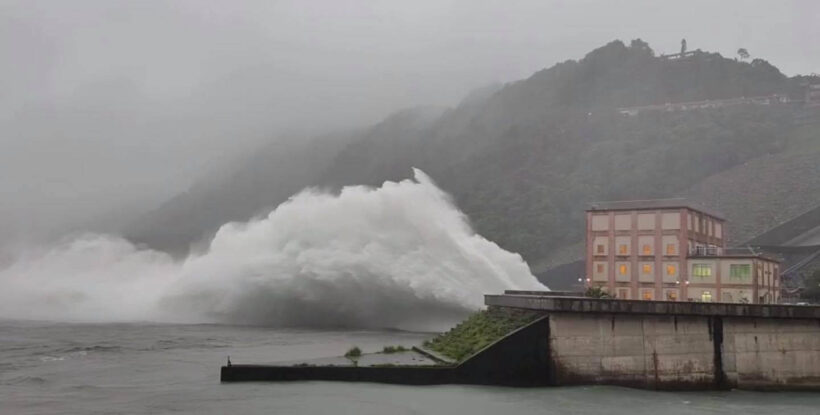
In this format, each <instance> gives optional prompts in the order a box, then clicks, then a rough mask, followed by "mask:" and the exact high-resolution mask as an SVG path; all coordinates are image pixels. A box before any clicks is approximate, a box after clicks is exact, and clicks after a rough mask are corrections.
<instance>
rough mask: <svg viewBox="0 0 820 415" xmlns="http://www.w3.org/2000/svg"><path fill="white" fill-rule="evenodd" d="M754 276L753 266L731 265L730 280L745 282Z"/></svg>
mask: <svg viewBox="0 0 820 415" xmlns="http://www.w3.org/2000/svg"><path fill="white" fill-rule="evenodd" d="M751 276H752V266H751V265H750V264H730V265H729V278H731V279H733V280H743V279H747V278H750V277H751Z"/></svg>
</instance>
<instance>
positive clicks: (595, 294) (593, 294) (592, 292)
mask: <svg viewBox="0 0 820 415" xmlns="http://www.w3.org/2000/svg"><path fill="white" fill-rule="evenodd" d="M584 296H586V297H590V298H612V296H611V295H609V293H608V292H606V291H604V290H603V288H601V287H589V288H587V290H586V291H585V292H584Z"/></svg>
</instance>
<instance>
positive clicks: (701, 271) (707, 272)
mask: <svg viewBox="0 0 820 415" xmlns="http://www.w3.org/2000/svg"><path fill="white" fill-rule="evenodd" d="M692 276H693V277H698V278H701V279H704V278H709V277H711V276H712V266H711V265H709V264H694V265H693V266H692Z"/></svg>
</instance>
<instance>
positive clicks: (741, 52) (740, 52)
mask: <svg viewBox="0 0 820 415" xmlns="http://www.w3.org/2000/svg"><path fill="white" fill-rule="evenodd" d="M737 55H738V56H740V60H745V59H749V51H748V50H746V48H740V49H738V50H737Z"/></svg>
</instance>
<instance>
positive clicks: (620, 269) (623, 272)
mask: <svg viewBox="0 0 820 415" xmlns="http://www.w3.org/2000/svg"><path fill="white" fill-rule="evenodd" d="M618 272H619V273H620V274H621V275H626V264H621V265H619V266H618Z"/></svg>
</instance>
